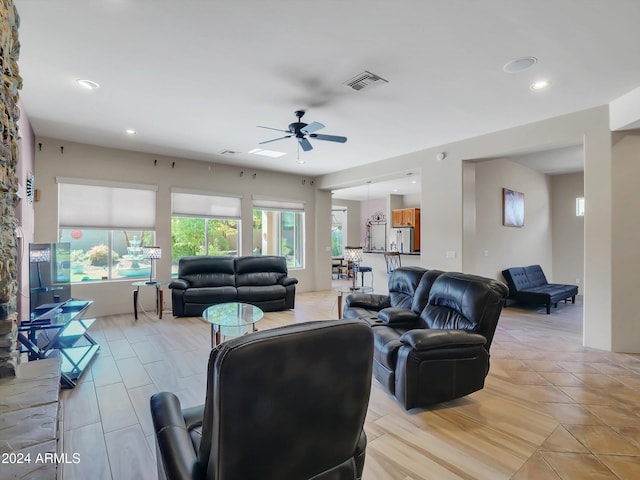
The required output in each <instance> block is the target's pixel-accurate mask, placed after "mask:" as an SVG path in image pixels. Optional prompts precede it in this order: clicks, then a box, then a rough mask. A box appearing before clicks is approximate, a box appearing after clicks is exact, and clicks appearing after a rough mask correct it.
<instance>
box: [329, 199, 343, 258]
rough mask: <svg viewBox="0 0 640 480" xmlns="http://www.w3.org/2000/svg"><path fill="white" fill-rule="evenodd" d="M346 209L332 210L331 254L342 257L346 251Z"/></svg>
mask: <svg viewBox="0 0 640 480" xmlns="http://www.w3.org/2000/svg"><path fill="white" fill-rule="evenodd" d="M345 217H346V210H333V211H332V212H331V256H332V257H342V252H343V251H344V224H345Z"/></svg>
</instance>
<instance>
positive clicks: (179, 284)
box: [169, 278, 189, 290]
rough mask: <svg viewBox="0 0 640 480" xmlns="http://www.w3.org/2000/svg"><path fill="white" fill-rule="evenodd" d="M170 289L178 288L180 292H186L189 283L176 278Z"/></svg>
mask: <svg viewBox="0 0 640 480" xmlns="http://www.w3.org/2000/svg"><path fill="white" fill-rule="evenodd" d="M169 288H177V289H178V290H186V289H187V288H189V282H187V281H186V280H185V279H184V278H176V279H175V280H172V281H171V283H170V284H169Z"/></svg>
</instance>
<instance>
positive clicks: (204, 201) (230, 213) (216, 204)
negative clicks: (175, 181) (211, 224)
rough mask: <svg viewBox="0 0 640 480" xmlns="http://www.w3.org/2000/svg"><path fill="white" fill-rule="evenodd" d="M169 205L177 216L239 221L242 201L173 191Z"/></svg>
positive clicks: (235, 198)
mask: <svg viewBox="0 0 640 480" xmlns="http://www.w3.org/2000/svg"><path fill="white" fill-rule="evenodd" d="M171 205H172V206H171V211H172V213H173V214H174V215H178V216H190V217H210V218H234V219H239V218H240V216H241V206H242V199H240V198H238V197H226V196H220V195H207V194H203V193H188V192H178V191H174V192H172V193H171Z"/></svg>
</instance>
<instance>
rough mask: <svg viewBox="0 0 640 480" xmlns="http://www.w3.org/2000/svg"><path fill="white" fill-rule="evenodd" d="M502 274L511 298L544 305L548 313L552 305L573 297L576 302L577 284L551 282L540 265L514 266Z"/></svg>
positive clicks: (572, 301)
mask: <svg viewBox="0 0 640 480" xmlns="http://www.w3.org/2000/svg"><path fill="white" fill-rule="evenodd" d="M502 276H503V277H504V279H505V280H506V282H507V285H508V286H509V297H508V298H509V299H512V300H516V301H518V302H522V303H528V304H533V305H544V306H545V307H546V308H547V315H549V314H550V313H551V305H553V306H554V307H557V306H558V302H561V301H563V300H564V301H565V303H566V301H567V300H568V299H571V303H576V295H577V294H578V286H577V285H568V284H562V283H549V282H547V277H546V276H545V274H544V272H543V271H542V267H541V266H540V265H529V266H528V267H513V268H507V269H506V270H503V271H502Z"/></svg>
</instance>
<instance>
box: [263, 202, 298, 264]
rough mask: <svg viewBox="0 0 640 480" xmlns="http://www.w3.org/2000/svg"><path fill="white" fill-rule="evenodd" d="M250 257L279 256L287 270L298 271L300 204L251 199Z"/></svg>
mask: <svg viewBox="0 0 640 480" xmlns="http://www.w3.org/2000/svg"><path fill="white" fill-rule="evenodd" d="M253 254H254V255H281V256H284V257H286V259H287V266H288V267H289V268H302V267H303V266H304V261H303V259H304V204H302V203H296V202H283V201H277V200H268V199H259V198H256V197H254V202H253Z"/></svg>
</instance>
